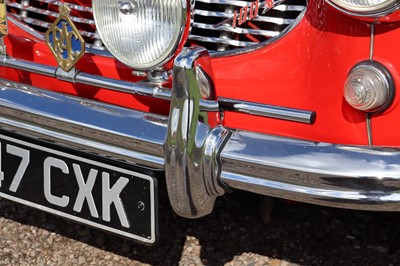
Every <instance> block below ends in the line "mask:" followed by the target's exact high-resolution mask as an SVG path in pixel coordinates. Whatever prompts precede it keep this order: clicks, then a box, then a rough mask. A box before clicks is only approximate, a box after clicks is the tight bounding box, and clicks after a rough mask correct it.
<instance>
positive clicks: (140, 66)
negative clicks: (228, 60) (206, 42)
mask: <svg viewBox="0 0 400 266" xmlns="http://www.w3.org/2000/svg"><path fill="white" fill-rule="evenodd" d="M105 1H106V0H93V4H92V7H93V18H94V20H95V23H96V27H97V32H98V34H99V36H100V39H101V40H102V42H103V44H104V46H105V47H106V48H107V50H108V51H109V52H110V53H111V54H112V55H113V56H114V57H115V58H116V59H117V60H118V61H120V62H122V63H123V64H125V65H127V66H129V67H132V68H133V69H135V70H141V71H151V70H155V69H169V68H170V66H169V65H168V64H167V63H168V62H170V61H171V60H172V59H173V58H174V57H175V56H176V55H177V54H178V53H179V51H180V50H181V49H182V47H183V45H184V44H185V43H186V41H187V38H188V36H189V34H190V30H191V25H192V23H193V12H192V8H193V2H194V1H193V0H175V3H174V4H175V5H176V6H177V8H179V10H178V11H177V13H178V14H179V17H178V18H177V21H178V23H177V25H175V24H174V25H173V26H170V25H169V27H170V28H171V29H173V30H174V32H173V37H172V38H171V40H170V41H167V42H166V43H167V45H162V47H163V48H165V49H163V51H162V52H160V53H159V54H158V53H157V55H156V57H155V58H152V59H151V60H148V61H146V62H143V61H142V62H139V60H138V61H137V62H135V60H134V59H133V58H134V55H132V56H131V57H130V58H128V57H127V56H126V55H125V56H124V55H123V54H124V53H125V54H126V52H125V51H124V49H121V48H115V46H118V47H121V46H120V45H115V44H116V43H117V42H116V41H115V40H113V41H114V43H112V41H111V40H110V37H109V35H110V34H109V33H107V34H106V33H105V28H106V27H107V25H109V24H104V20H105V19H103V17H102V16H100V15H99V14H98V13H100V11H99V9H100V8H102V7H103V4H104V2H105ZM114 1H115V3H114V2H112V4H113V6H112V7H109V8H110V9H111V11H112V12H115V13H114V14H118V16H117V15H116V16H117V19H119V21H118V22H117V23H120V25H123V23H127V22H126V21H125V22H123V21H122V20H123V19H121V16H126V14H123V13H122V10H121V2H122V1H121V0H119V1H118V0H114ZM128 1H129V2H132V3H137V2H138V1H140V0H126V2H128ZM163 3H164V2H162V1H160V2H159V3H158V5H160V6H161V5H163ZM140 4H141V5H138V6H136V7H137V8H141V7H142V6H145V5H146V4H142V3H140ZM144 8H145V7H143V9H142V10H141V11H142V12H143V11H145V12H143V13H145V14H146V16H147V13H149V12H147V10H145V9H144ZM163 8H167V7H163ZM119 12H121V13H119ZM102 13H103V14H104V11H102ZM137 13H138V12H137ZM129 15H131V14H129ZM134 15H135V14H134ZM114 17H115V16H114ZM146 18H147V17H146ZM136 19H137V17H136ZM142 22H143V23H144V24H145V25H146V26H147V24H148V20H146V19H144V20H142ZM158 22H159V21H158ZM117 26H118V25H117ZM132 26H133V25H132ZM175 26H176V27H175ZM143 28H144V26H143V27H142V28H141V27H138V31H140V30H141V29H143ZM109 32H110V30H109ZM150 34H151V33H150ZM154 35H155V34H153V35H148V37H149V38H143V40H145V39H151V40H152V42H153V46H152V47H155V46H156V45H157V43H159V42H158V40H159V39H156V40H154V38H152V37H154ZM115 36H117V34H116V35H114V37H115ZM136 36H137V35H136ZM136 36H135V37H136ZM118 37H121V39H120V40H119V41H121V42H122V41H123V40H122V34H120V36H118ZM134 39H135V38H134V37H132V36H128V38H126V40H134ZM137 40H139V42H140V38H137ZM160 40H161V39H160ZM148 42H150V41H148ZM125 43H127V41H125ZM132 46H134V45H132ZM144 46H145V45H142V46H141V48H142V49H144ZM148 46H149V45H147V47H148ZM150 47H151V45H150ZM132 50H133V49H132ZM149 50H150V49H146V51H145V53H147V54H148V55H149V57H150V52H149ZM143 57H146V56H143ZM153 57H154V56H153ZM136 58H137V57H136ZM171 66H172V65H171Z"/></svg>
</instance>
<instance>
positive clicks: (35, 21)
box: [16, 16, 100, 39]
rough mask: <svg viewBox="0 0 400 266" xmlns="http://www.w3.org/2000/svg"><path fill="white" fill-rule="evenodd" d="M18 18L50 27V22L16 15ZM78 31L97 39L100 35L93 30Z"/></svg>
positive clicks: (43, 26) (32, 23) (36, 24)
mask: <svg viewBox="0 0 400 266" xmlns="http://www.w3.org/2000/svg"><path fill="white" fill-rule="evenodd" d="M16 17H17V18H18V19H20V20H23V21H24V22H25V23H28V24H31V25H35V26H39V27H42V28H46V29H48V28H50V26H51V23H49V22H46V21H42V20H38V19H34V18H27V17H23V16H16ZM79 33H80V34H81V35H82V36H86V37H89V38H94V39H99V38H100V36H99V35H98V34H97V33H93V32H87V31H82V30H80V31H79Z"/></svg>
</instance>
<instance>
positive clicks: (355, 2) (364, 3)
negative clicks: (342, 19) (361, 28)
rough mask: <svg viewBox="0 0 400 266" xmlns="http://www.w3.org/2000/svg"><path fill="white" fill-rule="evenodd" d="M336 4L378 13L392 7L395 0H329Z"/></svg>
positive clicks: (349, 8)
mask: <svg viewBox="0 0 400 266" xmlns="http://www.w3.org/2000/svg"><path fill="white" fill-rule="evenodd" d="M330 1H331V2H332V3H334V4H336V5H337V6H339V7H341V8H343V9H346V10H348V11H353V12H358V13H366V14H370V13H379V12H384V11H385V10H388V9H390V8H391V7H393V6H394V5H395V4H396V2H397V0H330Z"/></svg>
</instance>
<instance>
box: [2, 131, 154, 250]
mask: <svg viewBox="0 0 400 266" xmlns="http://www.w3.org/2000/svg"><path fill="white" fill-rule="evenodd" d="M21 139H25V138H21ZM21 139H19V138H14V137H10V136H6V135H3V134H0V197H1V198H5V199H8V200H11V201H14V202H17V203H21V204H24V205H27V206H30V207H34V208H36V209H40V210H43V211H46V212H49V213H52V214H55V215H58V216H61V217H64V218H67V219H70V220H73V221H76V222H80V223H83V224H86V225H89V226H93V227H95V228H99V229H102V230H105V231H108V232H112V233H115V234H118V235H121V236H124V237H127V238H130V239H134V240H137V241H139V242H143V243H147V244H153V243H155V242H156V240H157V237H158V230H157V227H158V224H157V218H158V217H157V191H156V190H157V182H156V179H155V178H153V177H152V176H150V175H147V174H145V171H141V169H140V168H139V169H138V168H137V167H132V166H129V165H126V164H123V163H119V162H118V163H115V164H110V162H109V161H108V160H105V159H103V158H100V157H97V156H94V155H91V154H86V155H87V156H86V155H85V154H83V155H82V154H81V153H75V152H73V151H72V152H69V151H66V150H67V149H65V148H61V147H58V146H55V148H54V147H51V148H50V146H49V145H45V146H43V145H42V143H40V144H41V145H38V144H39V143H38V144H34V143H36V142H37V141H36V140H30V139H29V140H28V141H25V140H21ZM31 141H32V143H31ZM51 146H53V145H51ZM26 154H28V156H27V155H26ZM78 154H79V155H78ZM27 158H28V159H27ZM49 158H51V159H49ZM117 165H118V166H117ZM120 165H122V167H123V168H121V167H120ZM25 166H26V167H25ZM133 168H134V169H133ZM91 175H92V177H90V176H91ZM90 179H92V180H91V181H92V184H90V183H91V182H90V181H89V180H90ZM46 187H47V188H46ZM85 189H86V190H89V192H87V191H86V194H85V192H84V191H85ZM78 195H80V197H78ZM78 198H79V200H78ZM65 203H67V204H66V205H65ZM64 205H65V206H64ZM96 214H97V215H96Z"/></svg>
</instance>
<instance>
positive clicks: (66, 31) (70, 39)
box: [46, 4, 85, 72]
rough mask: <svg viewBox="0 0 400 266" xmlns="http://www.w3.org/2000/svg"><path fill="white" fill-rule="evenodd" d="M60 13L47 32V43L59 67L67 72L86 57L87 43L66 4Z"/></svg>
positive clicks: (60, 8)
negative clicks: (70, 16)
mask: <svg viewBox="0 0 400 266" xmlns="http://www.w3.org/2000/svg"><path fill="white" fill-rule="evenodd" d="M59 11H60V15H59V17H58V18H57V19H56V21H54V23H53V24H52V25H51V26H50V28H49V29H48V30H47V32H46V42H47V45H48V46H49V47H50V50H51V51H52V53H53V55H54V57H55V58H56V60H57V62H58V65H59V66H60V67H61V69H62V70H64V71H66V72H67V71H69V70H70V69H71V68H72V67H74V66H75V64H76V62H78V60H79V59H80V58H81V57H82V56H83V55H84V53H85V41H84V40H83V38H82V36H81V35H80V34H79V31H78V29H77V28H76V27H75V25H74V23H73V22H72V20H71V19H70V18H69V13H70V11H71V9H70V8H69V7H68V6H67V5H66V4H64V5H61V6H60V7H59Z"/></svg>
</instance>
